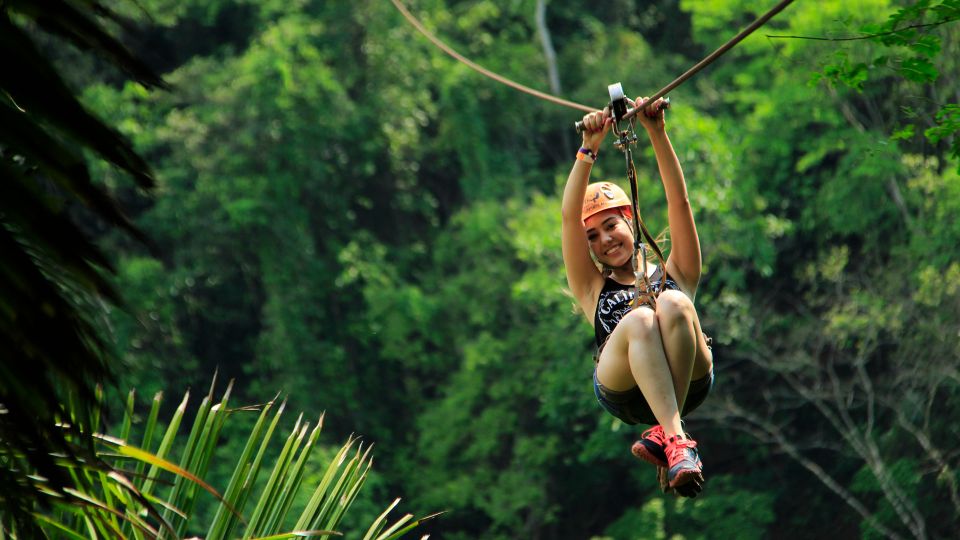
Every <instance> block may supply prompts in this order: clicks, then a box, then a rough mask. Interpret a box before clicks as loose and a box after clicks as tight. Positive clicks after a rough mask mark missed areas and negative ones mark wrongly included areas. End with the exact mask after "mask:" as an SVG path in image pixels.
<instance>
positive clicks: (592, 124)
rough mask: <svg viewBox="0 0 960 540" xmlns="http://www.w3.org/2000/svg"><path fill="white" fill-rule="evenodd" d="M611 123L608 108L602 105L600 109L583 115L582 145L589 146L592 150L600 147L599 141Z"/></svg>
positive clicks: (601, 140) (600, 141)
mask: <svg viewBox="0 0 960 540" xmlns="http://www.w3.org/2000/svg"><path fill="white" fill-rule="evenodd" d="M611 125H613V118H611V117H610V108H609V107H604V108H603V110H602V111H595V112H592V113H588V114H586V115H584V117H583V131H582V132H581V134H582V135H583V147H584V148H589V149H590V150H593V151H594V152H597V150H599V149H600V143H602V142H603V138H604V137H606V136H607V133H608V132H609V131H610V126H611Z"/></svg>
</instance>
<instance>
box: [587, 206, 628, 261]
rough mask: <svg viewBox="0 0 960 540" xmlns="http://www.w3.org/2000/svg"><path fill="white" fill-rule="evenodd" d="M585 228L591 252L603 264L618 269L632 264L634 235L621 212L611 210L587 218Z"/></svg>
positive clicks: (614, 209)
mask: <svg viewBox="0 0 960 540" xmlns="http://www.w3.org/2000/svg"><path fill="white" fill-rule="evenodd" d="M583 228H584V231H586V233H587V242H589V244H590V251H592V252H593V255H594V256H595V257H596V258H597V260H598V261H599V262H600V263H601V264H603V265H605V266H610V267H613V268H617V267H620V266H623V265H625V264H627V263H629V262H630V259H631V257H632V256H633V252H632V250H633V234H632V233H631V232H630V225H629V223H628V222H627V220H626V219H624V217H623V215H622V214H621V213H620V210H618V209H616V208H611V209H610V210H604V211H603V212H598V213H596V214H594V215H592V216H590V217H588V218H587V220H586V221H585V222H584V224H583Z"/></svg>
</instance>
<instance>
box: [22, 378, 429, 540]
mask: <svg viewBox="0 0 960 540" xmlns="http://www.w3.org/2000/svg"><path fill="white" fill-rule="evenodd" d="M230 390H231V389H230V387H228V388H227V390H226V392H225V393H224V394H223V396H222V397H221V398H220V399H219V400H215V399H214V395H213V389H212V388H211V390H210V393H208V394H207V395H206V396H205V397H204V398H203V400H202V402H201V403H200V406H199V407H198V409H197V412H196V414H195V416H194V418H193V421H192V423H190V429H189V435H188V436H187V438H186V440H185V441H184V440H183V437H182V435H181V433H180V432H181V427H183V426H184V420H185V418H184V416H185V412H186V409H187V404H188V401H189V399H190V395H189V392H187V394H186V395H184V397H183V400H182V401H181V402H180V405H179V406H178V407H177V409H176V410H175V412H174V413H173V416H172V417H171V418H170V419H169V421H168V422H166V429H165V431H164V432H163V433H162V436H159V437H156V436H155V434H157V427H158V426H159V425H160V424H159V422H158V421H159V419H158V416H159V410H160V403H161V395H159V394H158V395H157V396H155V397H154V399H153V402H152V406H151V410H150V413H149V414H148V415H147V421H146V423H145V425H144V426H143V429H142V431H141V430H138V432H139V433H142V435H139V434H138V436H137V437H136V438H137V439H138V444H137V445H134V444H132V443H133V441H132V439H133V438H134V437H133V435H132V433H133V429H132V424H133V422H132V419H133V416H134V414H133V411H134V397H133V393H131V395H130V397H129V399H128V403H127V407H126V409H125V410H126V415H125V418H124V422H123V424H122V426H121V428H120V432H119V433H118V434H117V435H118V436H117V437H114V436H108V435H97V436H96V439H97V441H98V448H97V454H98V458H99V459H100V460H102V461H104V462H106V463H108V464H109V465H110V466H111V469H112V470H111V472H105V471H103V470H101V469H98V468H96V467H86V466H84V465H83V464H76V463H69V462H61V463H60V464H59V466H61V467H64V468H65V469H67V470H68V471H69V473H70V474H71V475H74V476H78V477H81V476H82V477H83V482H78V483H79V484H83V485H86V486H88V487H87V488H85V489H84V490H82V491H80V490H68V491H67V492H66V493H65V496H55V495H53V493H54V492H53V491H52V490H50V491H44V489H43V488H44V487H45V486H44V483H43V481H42V480H39V479H36V480H34V482H35V484H34V487H35V488H36V489H38V490H40V491H41V492H44V493H48V494H50V505H51V506H52V507H53V509H54V510H53V511H52V512H49V513H41V514H39V515H38V526H39V528H40V529H41V530H42V531H44V534H46V535H47V536H48V537H50V538H55V537H60V536H68V537H71V538H84V537H91V536H94V535H96V536H101V537H103V536H106V537H120V536H122V537H125V538H137V539H154V538H156V539H163V538H183V537H184V536H185V534H187V532H188V530H198V529H206V534H205V535H204V536H203V537H204V538H205V539H206V540H221V539H226V538H238V537H241V538H244V539H251V538H256V539H267V538H270V539H281V538H294V537H301V538H302V537H307V538H330V537H332V536H334V535H340V533H339V532H337V529H338V528H339V526H340V523H341V520H342V519H343V517H344V515H345V513H346V512H347V510H348V509H349V508H350V506H351V504H352V503H353V501H354V500H355V499H356V497H357V494H358V493H359V491H360V489H361V488H362V487H363V484H364V482H365V480H366V478H367V474H368V473H369V471H370V468H371V466H372V463H373V458H372V454H371V449H370V447H367V448H366V449H364V448H363V445H362V444H361V443H360V442H359V440H358V439H356V438H353V437H351V438H350V439H349V440H347V442H346V443H345V444H344V445H343V446H341V447H340V449H339V450H338V451H337V453H336V455H335V456H334V457H333V459H331V461H330V462H329V463H328V464H327V465H326V467H325V469H324V474H323V476H322V478H321V480H320V481H319V482H318V483H316V485H304V482H303V480H304V471H305V470H306V469H307V468H308V467H310V466H311V465H314V462H315V459H314V458H315V457H316V456H315V454H314V453H313V451H314V450H315V449H316V448H317V446H318V443H317V441H318V439H319V436H320V432H321V428H322V425H323V416H321V417H320V418H319V419H318V420H317V422H316V425H315V426H313V427H312V428H311V426H310V424H309V423H308V422H304V421H303V416H302V415H301V416H300V417H299V418H298V419H297V421H296V423H295V424H294V426H293V429H292V430H291V431H290V433H289V435H288V436H287V438H286V439H285V440H284V441H283V446H282V448H281V449H280V452H279V454H278V455H277V457H276V458H275V460H274V462H273V466H272V467H270V468H269V469H268V468H267V467H265V461H266V456H267V455H268V454H270V453H271V452H270V451H269V450H270V449H271V446H272V444H273V443H274V442H275V439H274V434H275V432H276V430H277V427H278V426H279V424H280V420H281V416H282V414H283V411H284V403H277V401H276V400H272V401H270V402H268V403H266V404H265V405H262V406H258V407H241V408H238V409H231V408H230V406H229V397H230ZM254 409H259V415H258V418H257V420H256V422H255V424H254V425H253V427H252V429H251V430H250V434H249V436H248V438H247V441H246V443H245V446H244V449H243V451H242V452H241V453H240V455H239V457H238V458H237V463H236V466H235V467H234V469H233V471H234V473H233V476H232V477H231V478H230V480H229V482H228V484H227V486H226V488H225V489H224V491H223V495H220V494H219V493H218V492H217V491H216V490H215V489H214V488H213V487H211V486H209V485H207V484H206V483H205V482H204V481H203V480H202V478H203V477H205V476H207V472H208V468H209V465H210V463H211V462H213V461H214V460H215V459H219V458H221V456H218V455H217V449H218V448H220V446H221V445H220V444H219V443H220V433H221V431H222V429H223V427H224V425H225V423H226V422H227V421H228V420H229V419H230V418H231V417H233V416H234V415H236V414H246V413H249V411H251V410H254ZM158 439H159V440H158ZM177 441H180V444H178V442H177ZM277 442H279V441H277ZM131 460H132V461H131ZM131 462H132V463H135V464H136V467H135V469H131V470H126V471H125V472H121V471H124V467H126V468H127V469H129V464H130V463H131ZM268 470H269V474H267V472H268ZM265 475H266V476H267V479H266V481H265V482H261V481H260V479H261V478H262V477H263V476H265ZM304 490H306V491H307V492H308V493H309V494H310V498H309V501H308V502H307V503H306V505H305V506H304V508H303V509H302V510H301V511H300V513H299V514H298V515H294V514H293V506H294V505H293V503H294V499H295V498H296V497H297V495H298V494H299V493H300V492H301V491H304ZM257 491H259V493H257ZM200 497H215V498H216V499H217V500H218V501H219V506H218V508H217V512H216V514H215V515H214V517H213V518H212V519H211V521H210V522H209V523H197V522H196V519H197V518H196V517H195V515H194V509H195V507H196V503H197V502H198V500H199V498H200ZM398 502H399V499H397V500H396V501H394V502H393V504H391V505H390V506H389V507H388V508H387V509H386V511H384V512H383V514H381V515H380V516H379V517H378V518H377V519H376V520H374V522H373V523H372V524H370V526H369V528H368V530H367V533H366V536H364V539H365V540H393V539H396V538H400V537H401V536H403V535H404V534H406V533H408V532H410V531H411V530H413V529H414V528H416V527H417V526H419V525H420V524H422V523H423V522H425V521H427V520H429V519H432V518H433V517H436V515H437V514H434V515H431V516H427V517H425V518H422V519H419V520H413V516H412V515H410V514H408V515H406V516H404V517H402V518H400V519H399V520H398V521H396V522H394V523H393V524H391V525H389V526H387V519H386V518H387V514H388V513H389V512H390V511H391V510H392V509H393V508H394V507H395V506H396V505H397V503H398ZM154 509H159V511H157V510H154ZM294 518H295V519H296V521H294ZM290 525H292V530H289V529H290Z"/></svg>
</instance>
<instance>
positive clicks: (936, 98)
mask: <svg viewBox="0 0 960 540" xmlns="http://www.w3.org/2000/svg"><path fill="white" fill-rule="evenodd" d="M139 4H140V5H142V8H143V10H144V11H146V12H149V13H150V14H151V16H152V17H149V18H148V17H147V16H145V15H144V14H143V12H142V11H140V8H139V7H136V6H134V5H132V4H131V5H129V6H127V8H126V9H128V10H129V13H128V14H127V15H129V16H130V17H132V18H133V19H135V20H136V21H137V22H136V27H135V28H129V29H120V30H119V32H120V35H121V36H122V37H123V39H124V41H125V43H127V45H128V46H129V47H131V48H132V49H133V50H134V51H135V52H137V54H140V55H142V56H143V57H144V58H147V59H148V60H149V61H150V62H151V63H152V65H153V66H154V67H155V68H156V69H157V70H159V71H160V72H161V73H162V74H163V76H164V78H165V80H167V81H168V82H169V83H170V84H171V85H172V87H173V89H172V91H170V92H165V93H164V92H155V91H147V90H145V89H144V88H143V87H142V86H140V85H138V84H136V83H125V82H123V81H120V80H118V79H117V78H116V76H115V75H114V76H111V75H110V74H109V73H108V72H107V73H105V70H104V69H103V67H102V66H100V65H99V64H96V63H91V62H77V61H75V56H76V53H75V51H71V50H66V49H57V48H52V50H54V51H55V54H57V55H58V60H59V64H58V66H59V67H60V69H61V70H63V71H64V72H65V73H66V74H67V75H68V77H69V80H70V82H71V84H72V85H73V86H74V88H75V89H76V91H77V92H79V93H80V94H81V95H82V99H83V101H84V103H85V104H86V105H87V106H89V107H91V108H92V109H93V110H95V111H96V112H97V113H98V114H99V115H100V116H101V117H102V118H104V119H105V120H106V121H107V122H108V123H111V124H112V125H115V126H118V127H119V129H120V130H121V132H122V133H123V134H125V135H126V136H127V137H129V138H130V139H131V140H132V141H133V143H134V146H135V147H136V149H137V151H138V152H140V153H141V155H143V156H144V157H145V158H146V159H147V160H148V161H149V163H150V164H151V166H152V167H153V168H154V172H155V173H156V179H157V187H156V189H155V192H154V194H153V196H152V197H149V198H147V197H144V196H142V195H139V194H138V193H137V192H135V191H134V190H133V189H132V187H131V185H130V181H129V180H128V179H127V178H126V177H125V176H124V175H123V173H121V172H118V171H116V170H115V169H113V168H111V167H109V166H107V165H104V164H101V163H93V164H92V166H91V167H92V169H93V174H92V176H93V177H94V178H96V179H98V180H99V181H102V182H103V185H104V186H106V187H107V188H109V189H110V190H112V191H113V193H114V194H115V195H116V196H117V197H118V198H120V199H121V201H122V203H123V206H124V207H125V208H126V209H128V211H129V212H130V213H131V214H132V216H133V218H134V221H135V223H136V224H137V225H138V226H139V227H140V228H142V229H143V230H144V231H147V232H148V234H149V236H150V237H151V238H152V239H153V241H154V242H155V243H156V244H157V245H158V249H157V253H156V254H151V253H148V252H147V251H146V250H145V249H144V248H142V246H140V245H136V244H132V243H131V242H130V240H129V239H128V238H126V237H123V236H121V235H119V234H115V233H100V232H98V231H99V229H97V228H96V226H95V224H90V229H91V230H93V231H94V233H93V234H95V235H96V236H97V240H98V242H99V244H100V245H101V246H103V249H104V250H105V251H106V252H107V253H109V254H110V255H111V256H112V257H113V258H114V261H115V266H116V268H117V277H116V282H115V287H116V289H117V290H119V291H121V293H122V295H123V297H124V298H125V299H126V301H127V303H128V304H129V305H130V309H129V310H125V311H124V310H113V311H112V312H111V313H110V332H111V333H110V339H109V341H110V342H111V343H115V344H116V349H117V353H118V355H120V356H121V357H122V358H123V359H124V361H125V366H124V367H123V368H122V369H121V370H119V372H120V379H121V382H122V384H121V385H120V386H121V387H127V386H133V387H136V388H138V389H140V391H142V392H144V393H146V394H148V395H149V394H151V393H153V392H155V391H159V390H168V391H171V392H180V391H182V390H183V389H184V387H185V386H189V385H193V386H195V387H203V385H206V384H207V383H209V378H210V376H211V374H213V373H214V372H215V371H216V370H219V373H220V376H221V377H226V378H230V379H235V380H237V382H238V384H237V388H238V391H237V396H236V399H237V400H238V401H240V402H244V401H246V402H256V401H257V398H258V397H261V396H264V395H274V394H275V393H276V392H277V391H281V390H282V391H283V392H284V393H285V395H289V402H290V405H289V406H290V407H292V408H293V409H294V410H305V411H321V410H325V411H326V413H327V414H326V418H327V425H326V426H325V429H327V430H329V431H330V432H332V433H333V434H334V435H335V436H340V437H343V438H346V437H347V436H348V435H349V434H350V433H353V432H356V433H360V434H362V435H363V437H364V439H365V440H368V441H371V442H373V443H375V444H376V445H377V450H378V451H377V456H378V466H377V471H379V475H378V476H377V477H376V478H377V479H376V482H371V494H370V497H371V500H387V499H388V498H389V497H390V496H392V495H393V494H395V493H398V492H399V493H403V494H404V496H405V502H404V504H405V506H406V508H408V509H410V511H412V512H413V513H415V514H417V515H423V514H425V513H429V512H433V511H439V510H447V511H448V512H447V513H446V514H445V515H444V516H442V517H441V518H439V519H437V520H434V521H432V522H431V523H429V524H427V525H426V526H425V527H424V531H426V532H431V533H432V534H435V535H436V536H437V537H441V538H445V539H468V538H483V539H500V538H503V539H514V538H540V539H561V538H591V537H593V538H597V539H599V538H609V539H616V540H620V539H623V540H632V539H634V538H686V539H699V538H704V539H712V538H718V539H720V538H787V539H804V538H823V537H834V538H835V537H857V536H860V537H863V538H948V537H950V536H951V535H953V534H955V523H957V522H958V520H960V485H958V483H960V478H958V473H957V467H958V465H960V453H958V451H957V450H956V448H955V446H956V445H955V444H954V442H955V441H957V440H960V428H958V427H957V423H956V422H955V421H954V419H955V418H957V417H958V415H960V371H958V365H960V364H958V362H957V360H958V358H960V339H958V329H960V247H958V246H960V220H958V216H960V156H958V146H957V145H958V136H957V131H958V128H960V122H958V117H957V111H958V96H960V82H958V79H957V77H956V76H955V74H956V73H957V72H958V65H957V62H958V59H960V40H958V37H960V23H957V22H956V21H957V19H958V18H960V3H958V2H957V1H956V0H944V1H937V0H919V1H892V0H858V1H856V2H852V1H851V2H795V4H794V5H791V6H790V7H789V8H787V10H785V11H784V12H783V13H782V14H780V15H778V16H777V17H776V18H774V19H773V20H772V21H771V23H770V24H768V25H767V26H766V27H764V28H762V29H761V30H759V31H758V32H757V33H756V34H754V35H753V36H751V37H750V38H748V39H746V40H745V41H743V42H742V43H741V44H740V45H739V46H737V47H736V48H735V49H733V50H732V51H731V52H729V53H728V54H727V55H726V56H724V57H723V58H721V59H720V60H719V61H718V62H717V63H715V64H714V65H713V66H711V67H710V68H708V69H706V70H705V71H703V72H701V73H700V74H699V75H698V76H697V77H695V78H694V79H692V80H691V81H689V82H688V83H686V84H685V85H683V86H681V87H680V88H678V89H676V90H675V91H674V92H673V93H672V94H671V96H670V97H671V98H672V100H673V108H672V109H671V110H670V111H669V113H668V118H667V124H668V132H669V134H670V137H671V139H672V140H673V143H674V146H675V147H676V149H677V152H678V155H679V157H680V160H681V163H682V165H683V167H684V172H685V175H686V178H687V184H688V188H689V192H690V199H691V203H692V205H693V208H694V211H695V215H696V219H697V225H698V230H699V232H700V239H701V242H702V247H703V256H704V277H703V280H702V283H701V287H700V290H699V294H698V297H697V306H698V311H699V313H700V318H701V321H702V323H703V327H704V329H705V330H706V331H707V332H708V333H709V334H711V335H712V336H713V337H714V340H715V341H714V343H715V354H716V372H717V384H716V386H715V388H714V392H713V394H712V395H711V397H710V398H709V399H708V400H707V401H706V403H705V404H704V405H703V406H702V407H701V408H700V409H699V410H698V411H696V412H695V413H694V414H692V415H691V416H690V418H688V419H687V426H688V427H689V429H690V430H691V431H692V432H693V433H694V434H695V436H696V438H697V440H698V441H699V443H700V450H701V454H702V458H703V460H704V464H705V474H706V476H707V484H706V486H705V490H704V493H703V494H702V496H701V497H699V498H697V499H693V500H686V499H674V498H672V497H671V498H665V497H664V495H662V494H660V493H659V492H658V490H657V483H656V480H655V473H654V470H653V468H652V467H650V466H648V465H645V464H643V463H639V462H637V461H635V460H634V458H632V457H631V456H630V454H629V451H628V449H629V446H630V443H631V442H632V441H633V440H634V439H635V438H636V437H637V436H638V431H637V429H635V428H632V427H630V426H626V425H623V424H621V423H620V422H618V421H616V420H614V419H612V417H610V416H607V415H605V414H604V413H603V412H602V411H601V410H600V409H599V407H597V405H596V402H595V399H594V397H593V393H592V389H591V370H592V362H591V355H592V345H591V342H592V332H591V331H590V328H589V325H588V324H587V323H586V321H585V320H584V319H583V317H582V316H581V315H578V314H576V313H575V312H574V311H573V302H572V300H571V298H570V297H569V296H567V294H566V292H565V287H566V283H565V279H564V274H563V268H562V261H561V256H560V240H559V225H560V212H559V208H560V192H561V189H562V183H563V181H564V178H565V177H566V173H567V171H568V170H569V167H570V165H571V163H572V160H573V155H574V152H575V150H576V147H577V143H578V141H577V140H575V138H574V134H573V133H571V130H570V126H571V125H572V122H573V121H574V120H577V119H579V117H580V116H581V114H580V113H578V112H576V111H571V110H568V109H563V108H560V107H557V106H555V105H551V104H547V103H544V102H541V101H539V100H536V99H534V98H532V97H529V96H526V95H523V94H519V93H516V92H515V91H513V90H511V89H508V88H506V87H503V86H500V85H497V84H496V83H493V82H491V81H488V80H486V79H483V78H482V77H480V76H479V75H478V74H476V73H475V72H473V71H471V70H469V69H468V68H466V67H465V66H463V65H460V64H458V63H456V62H455V61H454V60H452V59H451V58H449V57H448V56H446V55H444V54H443V53H442V52H440V51H438V50H437V49H435V48H433V46H432V45H430V44H429V43H428V42H427V41H426V40H425V39H424V38H423V37H422V36H420V35H419V34H418V33H417V32H416V31H415V30H414V29H413V28H412V27H410V26H409V25H408V24H407V23H406V22H405V21H404V20H403V19H402V17H401V16H400V14H399V13H398V12H397V11H396V10H395V8H394V7H393V6H392V5H391V4H390V3H389V2H387V1H384V0H359V1H355V2H341V1H324V0H294V1H290V0H286V1H282V2H281V1H252V0H217V1H209V0H203V1H201V0H187V1H183V0H181V1H169V0H141V1H140V2H139ZM404 4H405V5H407V6H408V7H410V8H411V10H412V11H413V12H414V13H415V14H416V15H417V16H418V17H419V18H420V19H421V20H422V21H423V22H424V23H425V24H426V25H427V27H428V28H430V29H431V30H432V31H434V32H436V33H437V34H438V35H439V36H441V37H442V38H443V39H445V40H446V41H448V42H449V43H450V44H452V45H453V46H454V48H456V49H457V50H458V51H460V52H461V53H463V54H465V55H466V56H468V57H470V58H471V59H473V60H474V61H476V62H478V63H479V64H481V65H483V66H485V67H487V68H490V69H492V70H494V71H497V72H499V73H502V74H504V75H506V76H508V77H511V78H513V79H516V80H518V81H519V82H522V83H524V84H527V85H529V86H533V87H536V88H541V89H544V90H547V89H548V79H547V72H548V60H547V58H548V55H546V54H545V53H544V50H543V48H542V47H541V40H540V32H543V30H542V29H540V30H538V27H537V23H536V18H535V12H536V8H537V1H536V0H518V1H511V2H496V1H492V0H459V1H453V0H416V1H413V0H408V1H406V2H404ZM770 4H772V2H766V1H764V2H760V1H757V0H714V1H711V2H699V1H692V0H680V1H677V0H658V1H654V2H640V1H636V0H618V1H616V2H608V3H603V5H602V7H598V4H597V3H596V2H584V1H580V0H553V1H552V2H548V3H547V4H546V29H547V31H548V32H549V35H550V38H551V41H552V43H553V46H554V47H555V49H556V68H557V72H558V74H559V78H560V88H559V89H557V90H554V91H555V92H557V93H559V94H561V95H563V97H566V98H568V99H572V100H575V101H578V102H581V103H587V104H592V105H596V106H598V107H599V106H601V105H602V104H603V103H604V102H605V101H606V99H607V98H606V91H605V89H606V85H607V84H609V83H612V82H618V81H620V82H622V83H623V85H624V88H625V89H626V90H627V92H628V93H629V94H631V95H649V94H652V93H653V92H655V91H656V90H658V89H659V88H660V87H662V86H663V85H665V84H666V83H667V82H669V81H670V80H671V79H672V78H673V77H675V76H676V75H678V74H679V73H681V72H682V71H683V70H685V69H687V68H688V67H689V66H691V65H692V64H693V63H694V62H696V61H697V60H699V59H700V58H702V57H703V56H705V55H706V54H707V53H709V52H710V51H712V50H713V49H714V48H715V47H717V46H719V45H720V44H721V43H723V42H724V41H725V40H726V39H728V38H729V37H730V36H732V35H733V34H734V33H735V32H736V30H737V29H739V28H742V27H743V26H745V25H746V24H748V23H749V22H750V21H752V20H753V19H754V18H755V17H756V16H757V15H759V14H760V13H762V12H763V11H765V10H766V9H768V7H769V5H770ZM784 36H792V37H784ZM806 37H816V38H825V39H804V38H806ZM848 38H855V39H848ZM51 47H53V46H51ZM636 157H637V161H638V163H637V165H638V168H639V171H640V182H641V188H642V189H641V194H640V205H641V209H642V210H643V212H644V214H645V221H646V222H647V224H648V226H650V227H651V229H652V230H654V232H657V231H660V230H661V229H663V228H664V227H665V225H666V216H665V208H666V206H665V202H664V200H663V195H662V189H661V188H660V185H659V177H658V174H657V171H656V167H655V165H654V163H653V159H652V152H651V151H650V150H649V149H647V148H644V147H643V146H642V143H641V146H640V147H639V148H638V150H637V152H636ZM623 175H624V171H623V161H622V158H621V156H620V155H619V153H618V152H617V151H616V150H615V149H614V148H613V147H612V145H610V144H609V143H607V145H606V146H604V147H603V149H602V150H601V155H600V160H599V162H598V164H597V165H596V166H595V167H594V173H593V178H594V179H612V180H614V181H618V182H620V183H623V181H622V179H623ZM171 406H172V405H169V404H168V405H166V406H164V407H171ZM161 409H163V407H161ZM115 414H116V415H117V417H118V418H119V417H120V415H121V414H122V413H121V411H119V410H118V411H116V413H115ZM133 429H134V430H136V429H142V427H137V425H135V426H134V427H133ZM230 444H231V448H233V451H235V452H237V453H239V452H240V451H241V450H242V447H241V446H240V445H239V443H230ZM232 462H234V461H233V460H230V459H227V460H226V461H225V463H224V464H223V465H222V466H220V465H217V464H214V465H213V466H211V468H210V470H209V472H208V475H207V477H206V478H205V480H206V481H207V482H209V483H211V484H215V485H225V483H226V479H228V478H229V475H230V474H232V470H231V467H230V466H229V465H227V464H228V463H232ZM203 504H206V503H204V502H202V501H199V502H198V505H199V506H198V508H197V512H199V513H203V512H207V513H212V512H213V511H214V510H213V508H214V502H213V501H210V502H209V504H210V507H209V508H206V507H202V505H203ZM363 504H367V503H363ZM367 508H368V509H369V510H368V511H369V512H375V511H376V510H375V509H376V505H374V504H373V503H369V504H367ZM373 515H374V516H375V514H373ZM368 522H369V520H368ZM187 532H189V533H190V534H200V535H202V534H203V531H202V530H197V531H187Z"/></svg>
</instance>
